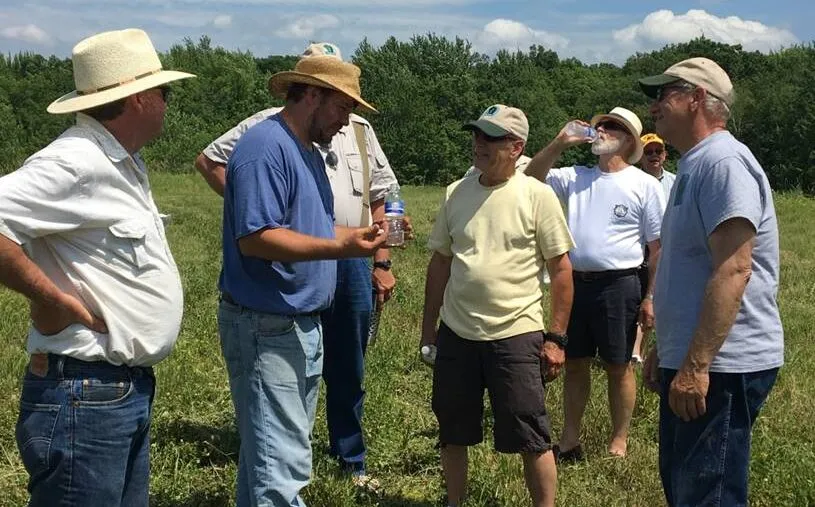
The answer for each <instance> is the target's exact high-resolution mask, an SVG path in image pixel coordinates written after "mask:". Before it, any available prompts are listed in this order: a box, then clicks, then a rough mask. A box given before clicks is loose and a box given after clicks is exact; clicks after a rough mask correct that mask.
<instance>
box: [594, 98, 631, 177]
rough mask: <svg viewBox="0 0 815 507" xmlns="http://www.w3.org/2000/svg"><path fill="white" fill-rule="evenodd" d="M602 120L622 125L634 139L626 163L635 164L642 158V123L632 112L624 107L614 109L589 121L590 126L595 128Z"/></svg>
mask: <svg viewBox="0 0 815 507" xmlns="http://www.w3.org/2000/svg"><path fill="white" fill-rule="evenodd" d="M603 120H612V121H616V122H617V123H620V124H622V125H623V126H624V127H625V128H626V129H627V130H628V133H629V134H631V136H632V137H633V138H634V153H632V154H631V155H630V156H629V157H628V160H627V162H628V163H629V164H636V163H637V162H639V161H640V159H641V158H642V150H643V146H642V140H641V139H640V136H641V135H642V122H641V121H640V118H639V116H637V115H636V114H635V113H634V112H633V111H629V110H628V109H626V108H624V107H615V108H614V109H612V110H611V111H610V112H609V113H608V114H598V115H595V116H594V117H593V118H592V119H591V126H592V127H596V126H597V124H598V123H600V122H601V121H603Z"/></svg>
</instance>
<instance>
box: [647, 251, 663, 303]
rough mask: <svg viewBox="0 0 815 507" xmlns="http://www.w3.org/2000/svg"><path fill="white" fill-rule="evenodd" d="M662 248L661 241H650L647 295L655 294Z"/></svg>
mask: <svg viewBox="0 0 815 507" xmlns="http://www.w3.org/2000/svg"><path fill="white" fill-rule="evenodd" d="M654 247H656V248H654ZM661 250H662V249H661V244H660V242H659V241H652V242H651V243H648V287H646V291H645V293H646V294H647V295H653V294H654V281H656V278H657V265H658V264H659V254H660V253H661Z"/></svg>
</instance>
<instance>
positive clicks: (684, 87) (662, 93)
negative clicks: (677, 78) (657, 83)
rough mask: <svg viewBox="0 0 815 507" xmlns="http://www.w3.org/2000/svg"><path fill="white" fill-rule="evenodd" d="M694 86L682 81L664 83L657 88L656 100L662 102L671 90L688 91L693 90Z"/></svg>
mask: <svg viewBox="0 0 815 507" xmlns="http://www.w3.org/2000/svg"><path fill="white" fill-rule="evenodd" d="M695 88H696V87H695V86H693V85H692V84H690V83H683V84H679V85H665V86H663V87H661V88H660V89H659V90H657V96H656V101H657V102H662V101H663V100H665V98H667V97H668V95H670V94H671V93H673V92H689V91H693V90H694V89H695Z"/></svg>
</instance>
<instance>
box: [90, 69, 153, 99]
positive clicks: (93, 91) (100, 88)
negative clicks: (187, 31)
mask: <svg viewBox="0 0 815 507" xmlns="http://www.w3.org/2000/svg"><path fill="white" fill-rule="evenodd" d="M162 70H163V69H162V68H161V67H159V68H158V69H156V70H151V71H150V72H145V73H144V74H139V75H138V76H136V77H132V78H130V79H125V80H123V81H119V82H118V83H114V84H112V85H107V86H100V87H99V88H91V89H89V90H77V91H76V94H77V95H90V94H92V93H99V92H103V91H105V90H112V89H113V88H118V87H120V86H124V85H126V84H128V83H132V82H133V81H138V80H139V79H144V78H146V77H150V76H152V75H153V74H158V73H159V72H161V71H162Z"/></svg>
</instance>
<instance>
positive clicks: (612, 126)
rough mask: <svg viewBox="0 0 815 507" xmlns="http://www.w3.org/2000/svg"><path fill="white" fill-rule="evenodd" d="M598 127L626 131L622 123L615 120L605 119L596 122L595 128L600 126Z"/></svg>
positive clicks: (606, 129)
mask: <svg viewBox="0 0 815 507" xmlns="http://www.w3.org/2000/svg"><path fill="white" fill-rule="evenodd" d="M600 127H602V128H603V130H605V131H609V130H616V131H619V132H628V129H627V128H625V127H624V126H623V125H620V124H619V123H617V122H616V121H609V120H606V121H601V122H598V123H597V125H595V128H600Z"/></svg>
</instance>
